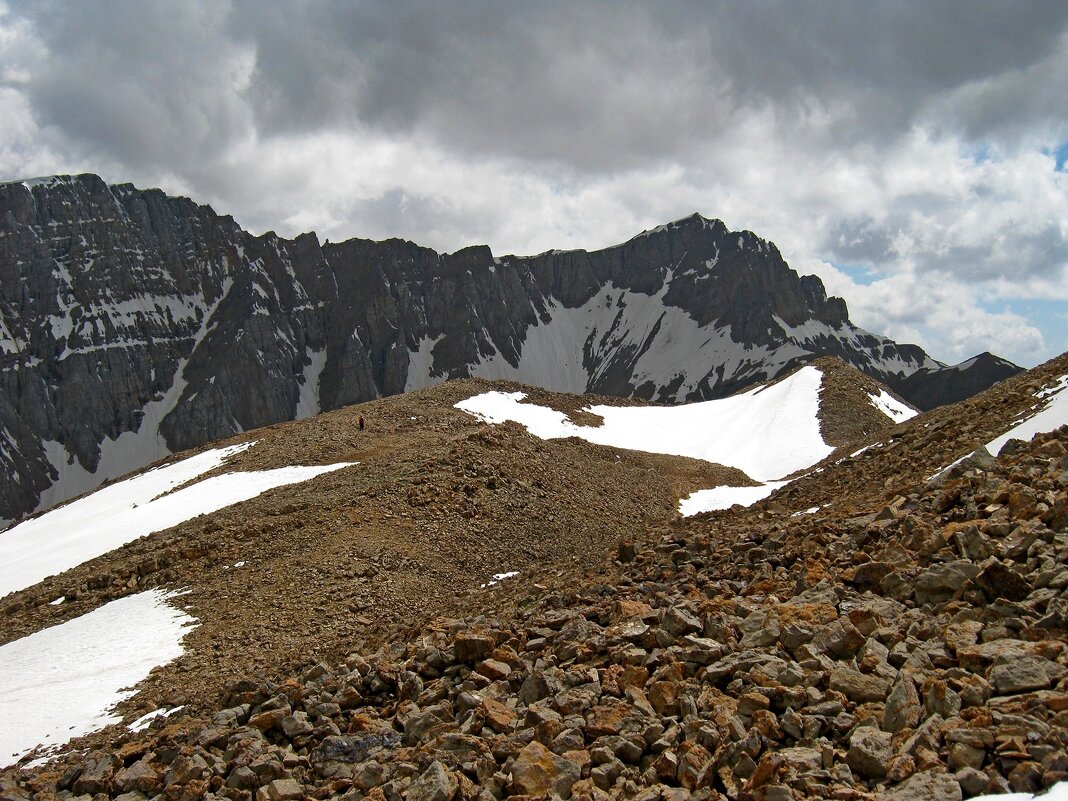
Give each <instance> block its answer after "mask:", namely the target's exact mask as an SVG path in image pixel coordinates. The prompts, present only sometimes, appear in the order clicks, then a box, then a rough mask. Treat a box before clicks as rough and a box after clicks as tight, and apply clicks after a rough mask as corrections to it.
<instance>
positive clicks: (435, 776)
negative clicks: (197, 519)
mask: <svg viewBox="0 0 1068 801" xmlns="http://www.w3.org/2000/svg"><path fill="white" fill-rule="evenodd" d="M1058 371H1059V372H1058ZM1065 372H1068V360H1066V359H1065V358H1063V357H1062V359H1060V360H1058V361H1057V362H1056V363H1052V364H1050V365H1047V366H1046V367H1045V368H1044V369H1043V370H1040V371H1036V372H1033V373H1031V374H1028V375H1026V376H1021V377H1018V378H1016V379H1013V380H1012V381H1010V382H1008V384H1007V385H1006V386H1004V387H1001V388H995V389H994V390H992V391H990V392H988V393H986V394H985V395H983V396H980V397H979V398H977V399H973V401H970V402H969V404H971V405H968V404H963V405H961V406H959V407H955V408H954V409H953V410H949V411H947V412H946V413H945V416H944V418H939V417H937V416H933V415H927V416H924V417H921V418H916V419H915V420H914V421H911V422H910V423H906V424H905V425H903V426H899V427H897V428H895V429H894V430H893V432H892V436H891V437H886V436H885V434H886V432H885V431H884V432H882V433H881V434H880V435H877V437H881V439H879V442H880V443H881V444H879V445H877V446H875V447H872V448H869V449H868V450H867V451H865V452H864V453H863V454H858V455H856V456H852V457H850V456H842V455H839V454H834V455H832V456H831V457H830V458H829V459H828V460H827V462H826V463H825V464H824V465H823V466H822V467H821V468H819V469H818V470H817V471H814V472H812V473H811V474H810V475H808V476H807V477H805V478H802V479H798V480H797V481H795V482H794V483H793V484H791V485H789V486H788V487H787V488H786V489H784V490H783V491H782V492H780V493H779V494H778V495H777V496H775V497H773V498H771V499H769V500H768V501H765V502H764V503H762V504H760V505H758V506H756V507H754V508H752V509H749V510H742V511H738V510H734V511H730V512H723V513H715V514H712V515H705V516H701V517H699V518H693V519H687V520H677V521H668V520H666V519H664V518H661V519H657V517H656V515H655V514H653V515H650V516H649V517H648V518H647V519H645V520H641V521H635V522H634V524H633V525H632V526H631V527H629V528H620V529H617V530H615V531H612V532H609V533H606V534H605V537H604V540H605V541H607V540H611V539H613V538H614V539H616V540H618V539H619V538H620V537H621V536H622V538H623V539H625V540H627V541H628V542H627V543H626V544H625V545H624V547H622V548H620V549H619V551H618V556H619V557H620V558H619V559H617V560H616V561H614V562H609V561H606V560H603V559H602V560H596V559H591V560H590V561H589V562H586V563H584V564H581V563H580V565H577V566H572V567H571V568H570V569H565V568H556V565H553V566H552V567H553V568H556V569H552V568H543V569H541V570H540V571H537V570H534V571H532V575H531V576H530V577H528V578H524V579H523V580H517V581H514V582H504V583H502V584H500V585H497V586H494V587H491V588H487V589H485V590H480V591H478V592H477V594H475V593H474V592H473V591H472V593H471V594H469V595H467V596H466V597H458V598H454V599H452V606H451V607H450V606H449V604H448V603H445V604H443V605H442V607H441V608H442V609H443V610H444V612H445V615H449V616H444V615H443V616H441V617H439V618H438V619H436V620H433V621H430V622H429V623H428V624H426V625H422V624H418V625H415V626H407V627H405V626H404V621H401V620H400V619H399V617H400V616H399V615H398V616H397V618H395V620H396V623H395V624H391V622H390V620H389V619H388V618H387V619H385V620H381V621H374V622H373V623H371V622H369V623H368V624H367V625H364V626H363V628H359V627H355V626H350V627H349V630H351V634H349V635H348V636H350V637H351V639H350V640H349V642H350V643H351V645H352V652H351V653H350V654H349V655H348V656H347V657H346V658H345V659H344V660H340V659H333V660H332V659H331V658H330V657H332V656H334V655H333V654H316V653H314V652H312V653H307V654H305V655H304V656H305V659H306V661H308V662H309V664H310V663H312V662H314V661H315V660H316V659H318V658H319V657H320V656H322V657H323V658H325V659H326V661H325V662H322V663H317V664H310V667H309V668H307V669H305V670H303V671H301V672H298V673H297V674H296V675H295V676H294V677H293V678H289V679H287V678H286V677H285V675H284V674H283V673H282V672H279V671H271V670H270V666H268V665H265V664H263V665H258V666H260V667H262V668H264V669H265V672H263V673H261V674H259V675H255V674H254V673H253V672H252V671H250V672H249V675H245V676H241V677H240V678H238V679H237V680H236V681H234V682H233V683H231V685H230V687H229V690H228V692H227V693H226V697H225V698H224V699H223V702H222V706H225V707H226V708H225V709H223V710H221V711H217V712H215V713H214V714H212V713H210V712H209V705H208V704H206V703H201V704H200V706H199V707H198V706H195V705H194V707H193V712H194V713H196V712H197V711H198V710H199V712H201V713H203V714H204V716H203V717H200V716H199V715H196V714H191V715H189V716H187V717H184V718H174V719H171V720H170V721H167V722H161V723H158V724H156V727H155V728H154V729H152V730H150V731H149V732H147V733H145V734H142V735H119V736H118V737H117V738H114V736H113V735H111V736H109V737H108V738H98V740H97V741H96V743H95V744H96V745H98V746H100V747H101V750H98V751H94V752H92V753H90V754H88V755H82V756H76V757H68V758H67V759H66V760H63V761H60V762H59V763H58V764H57V765H54V766H52V767H50V768H46V769H44V770H40V771H38V772H31V773H29V774H27V775H25V776H23V778H22V782H23V783H22V785H21V788H20V787H17V786H16V784H15V775H14V773H13V772H9V773H8V774H7V779H6V780H5V781H6V784H5V785H4V787H5V788H6V789H5V790H4V792H5V793H6V794H8V795H11V796H13V797H20V793H28V792H35V793H36V794H37V795H38V796H40V797H42V798H46V797H50V796H52V795H54V794H55V795H58V796H59V797H63V798H68V797H72V796H73V795H92V794H99V793H107V794H109V795H111V796H117V795H120V794H127V795H126V798H125V801H140V799H141V798H142V797H153V796H155V795H160V794H162V796H163V797H164V798H169V799H177V798H186V797H188V798H195V797H201V796H202V795H203V794H204V793H212V794H214V795H217V796H222V797H228V798H232V799H235V801H244V800H245V799H250V798H251V797H252V796H253V795H255V796H257V797H258V798H263V799H269V800H271V801H281V799H285V798H297V797H301V796H305V795H306V796H311V797H320V798H326V797H332V796H338V795H345V796H348V797H350V798H353V799H358V798H363V797H370V798H412V799H426V798H439V799H448V798H461V797H462V798H483V799H486V801H488V799H489V798H499V797H505V796H508V795H510V796H512V797H514V796H516V795H526V796H530V797H539V796H541V797H544V796H545V795H546V794H549V793H555V794H556V795H559V796H561V797H565V798H566V797H576V798H615V797H626V798H633V797H641V798H649V799H653V798H697V799H701V798H720V797H727V798H782V799H787V798H804V797H818V798H825V797H837V798H864V797H868V796H869V795H870V794H882V795H883V796H884V797H887V798H891V797H894V798H896V797H901V798H921V797H930V798H960V797H962V795H963V796H970V795H974V794H976V793H978V792H982V791H995V790H1007V789H1009V788H1010V787H1011V788H1014V789H1021V790H1024V789H1026V790H1032V791H1033V790H1037V789H1040V788H1041V787H1043V786H1048V785H1049V784H1051V783H1053V782H1055V781H1058V780H1060V779H1062V778H1066V777H1068V775H1066V774H1065V771H1066V770H1068V764H1066V760H1065V756H1064V755H1065V750H1066V749H1065V746H1066V737H1065V732H1066V728H1068V719H1066V715H1065V714H1063V712H1064V710H1066V709H1068V683H1066V681H1065V678H1064V676H1065V673H1066V670H1065V663H1066V654H1065V649H1064V642H1065V624H1066V611H1068V597H1066V595H1065V588H1066V587H1068V570H1065V569H1064V559H1065V556H1066V555H1068V551H1066V548H1068V539H1066V536H1068V535H1066V534H1065V528H1066V524H1068V518H1066V515H1068V512H1066V506H1065V487H1066V484H1068V462H1066V454H1068V451H1066V450H1065V447H1064V446H1065V444H1066V443H1068V431H1065V430H1063V429H1062V430H1061V431H1059V432H1057V433H1056V434H1054V435H1048V436H1042V437H1039V438H1036V440H1035V441H1034V442H1033V443H1031V444H1030V445H1027V446H1024V445H1017V446H1015V447H1013V448H1009V449H1007V452H1006V453H1005V454H1004V455H1003V456H1002V457H1001V458H1000V459H998V460H996V461H995V460H981V459H977V460H973V463H965V464H963V465H961V466H959V467H958V468H955V469H954V470H953V471H951V472H950V473H949V475H944V476H940V477H939V478H938V479H936V480H934V481H926V480H925V477H926V476H927V475H930V474H932V473H934V472H936V471H937V469H938V468H939V467H941V466H943V465H945V464H947V463H949V462H951V461H953V459H955V458H957V457H959V456H961V455H963V454H966V453H967V452H968V451H969V450H971V449H972V448H973V447H974V444H975V442H976V441H985V439H988V438H991V437H992V436H994V435H996V434H998V433H1000V431H1002V430H1005V429H1006V428H1007V427H1008V424H1009V423H1011V421H1012V420H1013V419H1015V416H1016V415H1018V414H1019V413H1021V412H1022V411H1024V410H1026V409H1027V408H1028V407H1029V406H1030V405H1032V404H1033V403H1034V390H1035V389H1036V388H1039V387H1040V386H1042V385H1043V382H1048V381H1049V379H1050V378H1051V377H1054V376H1055V375H1060V374H1064V373H1065ZM364 408H365V410H366V409H367V407H364ZM936 414H937V413H936ZM369 419H372V420H373V419H374V418H373V417H372V418H369ZM349 422H350V423H351V420H350V421H349ZM497 436H500V437H505V438H515V441H513V440H512V439H506V441H505V442H503V443H501V444H502V445H503V446H507V449H508V450H509V451H510V450H511V449H512V448H516V447H522V443H523V442H526V441H527V440H529V438H527V437H526V435H525V433H522V432H521V431H519V430H518V429H513V428H511V427H508V426H505V427H500V428H489V427H484V426H476V427H475V430H474V431H472V433H471V435H470V438H475V437H483V438H485V437H488V438H491V439H492V438H493V437H497ZM862 444H863V443H862ZM558 446H567V447H576V448H580V449H581V450H582V451H583V452H584V453H585V452H587V451H589V448H587V447H586V446H584V445H582V444H578V443H574V442H569V443H551V444H546V443H537V441H534V442H532V443H528V444H527V445H526V447H527V448H530V449H532V451H534V452H536V451H537V448H539V447H543V448H549V447H552V448H553V449H555V448H557V447H558ZM590 447H591V448H592V446H590ZM858 447H859V446H858ZM594 450H596V451H597V452H600V451H602V450H604V449H599V448H598V449H594ZM842 450H843V451H844V450H845V449H844V448H843V449H842ZM249 453H250V454H253V453H255V451H250V452H249ZM615 456H619V457H620V460H621V461H622V460H623V459H624V458H626V456H627V455H626V454H625V453H623V452H619V453H615V454H613V461H614V457H615ZM333 458H334V457H333V455H332V456H331V460H332V459H333ZM632 458H639V457H637V456H633V455H632ZM555 463H556V462H555V461H554V462H553V464H554V465H555ZM586 467H587V469H592V467H593V465H586ZM597 467H598V469H604V465H603V464H598V465H597ZM454 468H455V466H454ZM547 470H548V468H547ZM345 472H347V471H342V473H340V474H338V475H339V476H342V475H344V473H345ZM453 473H454V475H459V474H457V473H456V472H455V469H454V470H453ZM461 473H462V471H461ZM525 475H536V472H535V473H533V474H532V473H526V474H525ZM645 475H646V478H647V480H650V481H652V480H653V477H654V476H656V475H660V471H658V470H652V469H649V468H645ZM475 476H478V474H477V471H476V472H475ZM478 477H479V478H483V477H482V476H478ZM326 478H327V479H330V478H331V477H326ZM546 478H548V473H547V475H546ZM487 480H488V479H487ZM543 480H544V479H543ZM424 483H425V482H423V481H417V482H414V483H413V484H412V486H413V487H416V488H418V487H420V486H423V484H424ZM450 486H451V485H450ZM459 486H460V489H459V490H457V491H456V492H458V493H459V495H455V496H454V495H449V496H448V497H447V498H446V499H444V502H443V503H442V504H441V506H440V508H438V509H436V510H435V513H436V514H442V513H448V510H449V509H451V507H452V505H453V504H455V503H457V502H460V506H461V508H462V507H463V503H462V498H463V497H468V498H470V497H473V496H470V495H468V494H467V493H466V492H464V490H463V488H462V487H463V483H462V482H461V484H460V485H459ZM615 486H616V487H617V488H618V486H619V485H618V484H616V485H615ZM548 489H549V490H552V491H563V490H562V489H561V488H559V487H555V486H554V487H549V488H548ZM628 491H629V492H632V493H638V492H641V491H642V487H640V486H628ZM320 492H321V488H320V489H317V495H318V494H319V493H320ZM328 492H329V488H327V493H328ZM624 494H625V493H624ZM476 495H478V493H476ZM398 497H399V496H396V495H394V496H391V497H390V503H389V504H386V505H384V507H383V513H385V511H386V510H387V509H392V510H393V512H399V510H400V509H401V507H400V506H396V505H394V504H395V502H396V501H397V498H398ZM554 501H555V499H554ZM316 503H317V504H318V503H319V501H318V500H317V501H316ZM637 505H638V506H641V505H642V504H641V503H638V504H637ZM552 506H553V508H554V509H556V510H559V509H560V505H559V504H558V503H555V502H554V503H553V504H552ZM814 506H820V507H821V508H820V509H819V510H818V511H817V512H816V513H814V514H802V515H798V514H797V512H798V511H800V510H802V509H806V508H812V507H814ZM409 507H410V508H415V507H411V505H410V504H409ZM317 508H326V509H331V508H333V507H331V506H330V505H329V504H328V503H327V504H325V505H324V506H322V507H320V506H317ZM405 511H407V510H405ZM481 511H484V510H478V509H475V510H473V513H472V519H478V516H479V514H480V513H481ZM537 511H540V510H537ZM282 513H283V514H285V512H282ZM545 513H546V514H548V513H549V510H548V509H546V510H545ZM402 514H403V513H402ZM601 516H602V517H603V514H602V515H601ZM626 516H627V511H626V510H624V511H623V512H622V514H621V517H623V518H626ZM667 516H670V515H666V514H665V517H667ZM216 518H218V516H216ZM201 525H203V524H201ZM209 525H210V524H209ZM219 525H220V527H224V526H225V522H220V523H219ZM260 525H267V522H265V523H261V524H260ZM413 528H415V527H413ZM194 533H195V532H194ZM209 533H214V532H209ZM165 534H167V535H168V536H174V532H173V530H172V532H169V533H165ZM491 539H493V538H491ZM509 555H511V554H509ZM219 556H224V560H225V559H231V558H233V556H234V554H233V553H227V554H225V555H222V554H219ZM206 558H207V556H205V555H200V556H193V557H191V560H193V561H195V560H197V559H200V560H204V559H206ZM543 564H545V563H543ZM557 564H563V560H561V561H560V562H558V563H557ZM196 565H197V567H198V568H203V567H204V563H203V561H201V562H198V563H196ZM486 565H487V566H486V568H485V569H487V570H488V569H490V567H489V565H490V563H489V562H486ZM495 566H499V569H504V568H510V566H509V565H502V564H501V563H500V562H496V563H495ZM583 568H585V569H583ZM167 569H172V568H167ZM163 572H164V573H165V572H166V571H163ZM413 572H418V571H413ZM493 572H496V570H494V571H493ZM579 574H581V575H582V581H581V583H578V582H576V576H577V575H579ZM376 575H377V574H376ZM163 578H165V576H163V575H161V576H160V579H163ZM175 578H177V577H175ZM170 580H173V579H170ZM251 583H254V582H251ZM321 583H323V584H328V583H329V582H327V581H326V580H325V579H324V580H323V582H321ZM109 586H110V585H109ZM294 586H300V585H294ZM577 587H578V588H581V589H576V588H577ZM59 589H62V588H61V587H57V588H50V589H48V591H46V590H45V589H41V590H38V591H37V592H38V594H39V596H40V597H45V596H47V595H49V594H50V593H51V592H55V591H58V590H59ZM404 590H405V588H404V587H401V588H400V591H399V592H397V596H398V597H403V594H404ZM75 591H77V590H75ZM395 591H396V590H395ZM9 600H10V599H9ZM29 600H32V599H20V598H16V600H15V602H14V605H18V604H20V603H21V604H23V606H24V607H25V608H24V609H21V610H20V609H14V610H12V609H10V608H9V609H8V611H7V614H8V616H9V617H10V618H16V619H23V617H24V616H25V615H26V614H28V613H29V612H30V611H31V610H32V609H39V608H40V606H39V605H35V604H33V603H28V602H27V601H29ZM417 600H418V599H417ZM64 606H66V604H64ZM413 606H419V604H418V603H415V604H413ZM61 609H62V607H61ZM305 611H306V610H305ZM59 614H62V613H59ZM312 617H315V616H312ZM356 617H357V618H358V617H359V615H358V614H357V615H356ZM416 619H418V616H416ZM315 623H316V624H317V625H319V626H323V625H325V624H324V622H323V621H322V620H319V619H316V620H315ZM202 628H204V627H203V626H202ZM405 628H407V630H404V629H405ZM370 629H375V631H370V632H369V630H370ZM5 631H6V627H5ZM332 633H333V634H334V635H335V636H337V637H339V638H341V639H343V637H344V634H345V633H347V632H339V631H334V632H332ZM368 633H372V634H377V635H378V637H377V638H376V637H374V636H371V637H367V634H368ZM387 636H391V637H392V638H393V640H394V642H393V644H392V645H390V646H387V647H385V648H383V649H381V650H376V649H375V648H374V645H375V643H376V642H381V641H382V639H383V638H384V637H387ZM287 658H288V660H289V663H294V662H295V661H299V655H297V654H292V655H289V656H287ZM274 664H275V665H285V664H286V660H280V661H278V662H276V663H274ZM187 667H190V666H188V665H187ZM162 673H166V671H163V672H162ZM150 685H151V682H150ZM149 695H151V692H150V693H149ZM160 700H165V699H160ZM175 700H177V699H170V702H172V703H173V702H174V701H175ZM130 793H134V795H129V794H130Z"/></svg>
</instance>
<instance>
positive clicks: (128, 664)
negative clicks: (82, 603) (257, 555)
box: [0, 590, 196, 767]
mask: <svg viewBox="0 0 1068 801" xmlns="http://www.w3.org/2000/svg"><path fill="white" fill-rule="evenodd" d="M167 597H168V596H167V594H166V593H164V592H161V591H159V590H149V591H148V592H142V593H138V594H136V595H128V596H126V597H125V598H120V599H119V600H117V601H112V602H111V603H109V604H105V605H104V606H102V607H100V608H99V609H95V610H93V611H92V612H89V613H88V614H86V615H82V616H81V617H77V618H74V619H73V620H69V621H67V622H66V623H62V624H60V625H58V626H53V627H52V628H48V629H44V630H43V631H38V632H36V633H34V634H31V635H29V636H28V637H23V638H22V639H20V640H15V641H14V642H10V643H8V644H7V645H3V646H0V686H2V687H3V688H4V692H3V693H2V694H0V767H6V766H7V765H11V764H14V763H15V762H16V761H17V760H18V759H19V758H20V757H22V756H24V755H25V754H27V753H29V752H30V751H32V750H33V749H34V748H36V747H37V746H38V745H45V746H48V747H58V746H61V745H63V744H64V743H67V742H69V741H70V740H71V739H73V738H75V737H81V736H82V735H84V734H88V733H90V732H93V731H96V730H97V729H100V728H102V727H104V726H106V725H108V724H110V723H116V722H118V720H119V718H117V717H115V716H114V715H112V714H111V713H110V712H109V711H108V710H110V709H111V708H112V707H113V706H114V705H115V704H117V703H118V702H119V701H122V700H124V699H126V698H129V697H130V696H131V695H133V692H132V691H131V690H128V689H125V688H128V687H130V686H132V685H134V684H136V683H137V682H139V681H141V680H142V679H143V678H144V677H145V676H147V675H148V673H149V671H150V670H152V668H154V667H156V666H157V665H163V664H166V663H167V662H170V661H171V660H172V659H175V658H177V657H178V656H180V655H181V654H182V646H181V641H182V637H184V636H185V634H186V633H187V632H188V628H187V627H188V626H190V625H193V624H195V623H196V620H195V619H194V618H192V617H190V616H189V615H187V614H185V613H184V612H182V611H180V610H178V609H175V608H174V607H172V606H169V605H168V604H167V603H166V599H167Z"/></svg>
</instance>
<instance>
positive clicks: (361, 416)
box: [360, 414, 363, 431]
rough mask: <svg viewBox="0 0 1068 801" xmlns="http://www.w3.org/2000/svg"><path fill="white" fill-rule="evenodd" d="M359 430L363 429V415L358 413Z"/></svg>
mask: <svg viewBox="0 0 1068 801" xmlns="http://www.w3.org/2000/svg"><path fill="white" fill-rule="evenodd" d="M360 431H363V415H362V414H361V415H360Z"/></svg>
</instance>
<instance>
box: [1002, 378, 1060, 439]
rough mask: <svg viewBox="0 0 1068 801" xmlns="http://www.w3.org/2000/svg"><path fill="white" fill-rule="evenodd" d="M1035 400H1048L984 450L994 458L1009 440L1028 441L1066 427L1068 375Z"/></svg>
mask: <svg viewBox="0 0 1068 801" xmlns="http://www.w3.org/2000/svg"><path fill="white" fill-rule="evenodd" d="M1035 397H1036V398H1039V399H1040V400H1041V399H1045V398H1048V399H1049V400H1047V401H1046V403H1045V405H1044V406H1043V407H1042V408H1041V409H1040V410H1039V411H1037V412H1036V413H1035V414H1033V415H1031V416H1030V417H1027V418H1025V419H1024V420H1022V421H1021V422H1019V423H1018V424H1017V425H1015V426H1013V427H1012V428H1010V429H1009V430H1008V431H1006V432H1005V433H1004V434H1002V435H1001V436H1000V437H995V438H994V439H992V440H990V442H988V443H987V444H986V449H987V450H988V451H990V453H991V454H992V455H994V456H997V455H998V454H999V453H1001V449H1002V448H1004V447H1005V443H1006V442H1008V441H1009V440H1010V439H1022V440H1025V441H1027V440H1030V439H1031V438H1032V437H1033V436H1034V435H1035V434H1045V433H1047V432H1049V431H1053V430H1054V429H1057V428H1060V427H1061V426H1063V425H1068V375H1062V376H1061V377H1060V378H1058V379H1057V383H1055V384H1053V385H1052V386H1049V387H1046V388H1045V389H1043V390H1042V391H1041V392H1038V393H1036V394H1035Z"/></svg>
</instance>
